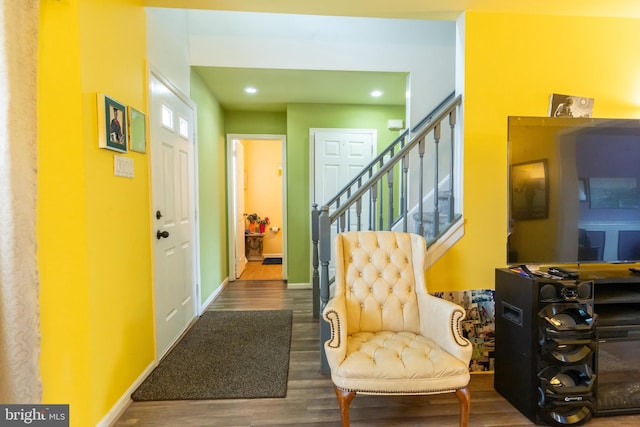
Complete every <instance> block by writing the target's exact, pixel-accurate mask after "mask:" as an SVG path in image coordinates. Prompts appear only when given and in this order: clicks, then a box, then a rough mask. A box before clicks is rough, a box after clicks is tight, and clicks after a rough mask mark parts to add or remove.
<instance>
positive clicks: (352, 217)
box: [311, 96, 462, 373]
mask: <svg viewBox="0 0 640 427" xmlns="http://www.w3.org/2000/svg"><path fill="white" fill-rule="evenodd" d="M447 99H448V102H446V101H447V100H445V101H443V103H441V104H440V106H438V107H439V109H440V111H439V112H434V113H432V114H430V115H429V116H427V118H429V119H430V120H423V121H421V123H420V126H421V127H420V126H416V127H415V128H414V129H418V128H420V129H419V131H418V132H417V133H415V134H414V135H413V136H411V137H409V133H408V131H405V132H403V133H402V134H401V135H400V136H399V137H398V138H397V139H396V140H395V141H394V142H393V143H392V144H390V145H389V147H387V148H386V149H385V150H383V152H382V153H381V154H380V155H379V156H378V157H376V159H374V160H373V161H372V162H371V163H370V164H369V165H367V166H365V168H363V170H362V171H361V173H360V174H358V175H357V176H356V177H355V178H353V179H352V180H351V181H350V182H349V183H348V184H347V185H346V186H345V187H344V189H343V190H342V191H340V192H339V193H338V194H337V195H336V196H335V197H333V198H332V199H331V200H329V201H328V202H327V203H326V204H325V205H323V206H321V207H318V205H316V204H314V205H313V209H312V211H311V240H312V245H313V254H312V258H313V260H312V264H313V273H312V284H313V313H314V317H316V318H320V319H321V313H322V310H324V308H325V306H326V304H327V302H328V301H329V297H330V285H331V284H332V282H333V275H332V273H331V271H330V270H331V267H330V264H331V253H332V249H333V248H332V245H333V237H334V236H335V234H336V233H341V232H344V231H350V230H358V231H359V230H363V229H368V230H401V231H404V232H407V231H408V229H409V225H408V216H409V215H408V213H409V206H410V205H411V206H412V207H413V208H415V209H416V210H417V214H414V219H416V220H417V221H416V222H417V224H416V229H415V230H414V231H413V232H416V233H418V234H421V235H425V237H427V243H428V244H429V243H430V242H431V243H432V242H433V241H434V240H435V239H437V238H438V236H439V235H440V234H441V233H442V232H443V231H445V230H443V229H441V227H442V225H443V224H444V225H445V226H446V227H449V226H451V225H452V224H453V223H454V222H455V220H456V218H459V217H460V216H459V215H456V214H455V195H454V185H453V183H454V179H453V178H454V173H455V170H454V165H455V161H454V154H455V149H454V141H455V128H456V117H457V111H458V109H459V108H460V106H461V103H462V98H461V96H458V97H455V98H453V99H450V98H447ZM447 121H448V123H446V122H447ZM443 123H445V125H446V124H448V125H449V127H450V130H451V132H450V137H449V141H448V143H449V153H448V155H449V158H448V160H449V168H448V176H447V177H446V180H445V181H444V184H446V185H445V187H446V188H445V192H446V193H447V194H446V197H445V200H446V202H447V203H448V204H449V208H448V209H446V210H447V212H446V215H441V214H440V203H441V201H440V194H439V193H440V189H439V187H440V186H441V185H442V183H441V182H440V175H439V162H440V159H439V155H440V154H439V145H440V143H441V134H442V133H441V128H442V125H443ZM429 134H432V135H433V146H431V147H430V148H429V149H427V139H428V137H429ZM426 154H428V156H426V157H427V158H431V159H432V162H431V164H430V165H429V166H430V167H432V168H433V182H431V183H430V186H429V190H428V193H425V188H424V187H425V184H426V183H429V182H430V181H429V180H428V179H427V178H426V175H425V155H426ZM416 163H417V165H416ZM414 168H417V171H416V172H414ZM396 175H399V182H398V184H397V186H398V192H399V195H397V196H396V195H395V191H394V189H395V187H396V184H395V176H396ZM410 186H411V187H412V188H417V191H412V193H415V194H414V197H412V198H411V199H412V200H414V202H413V204H412V202H411V201H410V193H409V191H410V189H409V187H410ZM396 198H397V203H398V205H399V208H398V209H395V208H394V205H395V203H396ZM429 199H432V200H433V209H432V211H431V212H429V214H428V215H425V212H424V210H425V208H424V202H425V200H429ZM363 211H364V212H363ZM363 213H364V219H365V222H366V221H367V220H368V222H367V223H365V224H363ZM426 218H431V219H432V221H431V226H430V228H429V229H428V230H427V229H425V221H426V220H428V219H426ZM365 227H366V228H365ZM329 338H330V330H329V324H328V323H327V322H325V321H324V320H322V319H321V320H320V351H321V370H322V372H323V373H328V371H329V367H328V364H327V362H326V357H325V353H324V342H325V341H326V340H328V339H329Z"/></svg>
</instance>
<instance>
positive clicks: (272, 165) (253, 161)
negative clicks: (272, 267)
mask: <svg viewBox="0 0 640 427" xmlns="http://www.w3.org/2000/svg"><path fill="white" fill-rule="evenodd" d="M242 144H243V145H244V166H245V170H246V171H247V175H246V176H247V182H246V187H247V190H246V191H245V201H244V206H245V212H246V213H253V212H256V213H257V214H258V215H259V216H260V218H264V217H268V218H269V221H270V223H271V224H270V225H267V231H266V233H265V236H264V240H263V250H262V252H263V253H264V254H282V231H278V232H273V231H270V230H269V228H270V227H279V228H280V230H282V225H283V222H282V143H281V142H280V141H279V140H243V141H242Z"/></svg>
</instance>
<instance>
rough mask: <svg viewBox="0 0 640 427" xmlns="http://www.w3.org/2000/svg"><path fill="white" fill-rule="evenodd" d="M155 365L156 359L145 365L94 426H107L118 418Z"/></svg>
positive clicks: (156, 364) (156, 363)
mask: <svg viewBox="0 0 640 427" xmlns="http://www.w3.org/2000/svg"><path fill="white" fill-rule="evenodd" d="M156 366H158V361H156V360H154V361H153V362H151V364H149V366H147V368H146V369H145V370H144V371H143V372H142V373H141V374H140V376H139V377H138V378H136V380H135V381H134V382H133V384H131V386H129V388H128V389H127V391H125V392H124V394H123V395H122V397H120V399H118V401H117V402H116V404H115V405H113V407H112V408H111V410H110V411H109V412H107V414H106V415H105V416H104V417H103V418H102V419H101V420H100V422H99V423H98V424H96V427H109V426H110V425H112V424H114V423H115V422H116V421H117V420H118V418H120V416H121V415H122V414H123V413H124V411H125V410H126V409H127V407H128V406H129V404H131V402H132V400H131V393H133V392H134V391H136V389H137V388H138V387H140V384H142V382H143V381H144V380H145V379H146V378H147V377H148V376H149V374H151V372H152V371H153V370H154V369H155V368H156Z"/></svg>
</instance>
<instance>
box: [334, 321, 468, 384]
mask: <svg viewBox="0 0 640 427" xmlns="http://www.w3.org/2000/svg"><path fill="white" fill-rule="evenodd" d="M331 377H332V380H333V382H334V383H335V385H336V386H338V387H339V388H342V389H344V390H351V391H356V392H360V393H371V394H428V393H439V392H443V391H453V390H457V389H459V388H462V387H465V386H466V385H467V384H468V383H469V379H470V376H469V368H468V366H467V365H466V364H465V363H464V362H462V361H460V360H458V359H456V358H455V357H453V356H452V355H450V354H449V353H447V352H446V351H444V350H443V349H442V348H441V347H440V346H438V345H437V344H436V343H435V342H434V341H432V340H430V339H428V338H425V337H424V336H422V335H417V334H414V333H412V332H390V331H381V332H375V333H373V332H358V333H356V334H353V335H351V336H349V337H348V342H347V355H346V358H345V360H344V361H343V362H342V363H341V364H340V365H339V366H337V367H335V369H333V371H332V372H331ZM407 379H410V380H411V381H407Z"/></svg>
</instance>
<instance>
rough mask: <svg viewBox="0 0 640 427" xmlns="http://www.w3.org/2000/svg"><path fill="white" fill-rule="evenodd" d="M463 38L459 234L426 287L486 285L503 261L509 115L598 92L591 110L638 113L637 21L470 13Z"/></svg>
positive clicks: (541, 110) (542, 112)
mask: <svg viewBox="0 0 640 427" xmlns="http://www.w3.org/2000/svg"><path fill="white" fill-rule="evenodd" d="M465 37H466V39H465V41H464V43H465V47H466V50H465V69H464V76H465V77H464V85H465V89H464V95H463V96H464V98H463V102H464V165H465V169H464V201H463V203H464V216H465V236H464V238H463V239H462V240H461V241H460V242H459V243H458V244H457V245H456V246H455V247H454V248H453V249H452V250H451V251H449V252H448V253H447V254H446V255H445V256H444V257H443V258H442V259H440V260H439V261H438V262H437V263H436V265H435V266H434V267H433V268H432V269H431V271H430V272H429V273H428V274H429V276H430V281H431V283H432V285H430V288H429V289H430V290H432V291H435V290H460V289H484V288H489V289H490V288H493V287H494V269H495V268H496V267H503V266H505V263H506V230H507V117H508V116H510V115H514V116H515V115H523V116H546V115H547V112H548V106H549V96H550V95H551V93H563V94H571V95H577V96H586V97H592V98H595V105H594V110H593V114H594V117H629V118H637V117H640V77H639V76H640V55H638V53H637V47H636V43H635V42H634V41H635V40H640V25H638V20H633V19H611V18H584V17H553V16H536V15H514V14H497V13H478V12H468V13H467V15H466V36H465Z"/></svg>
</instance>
